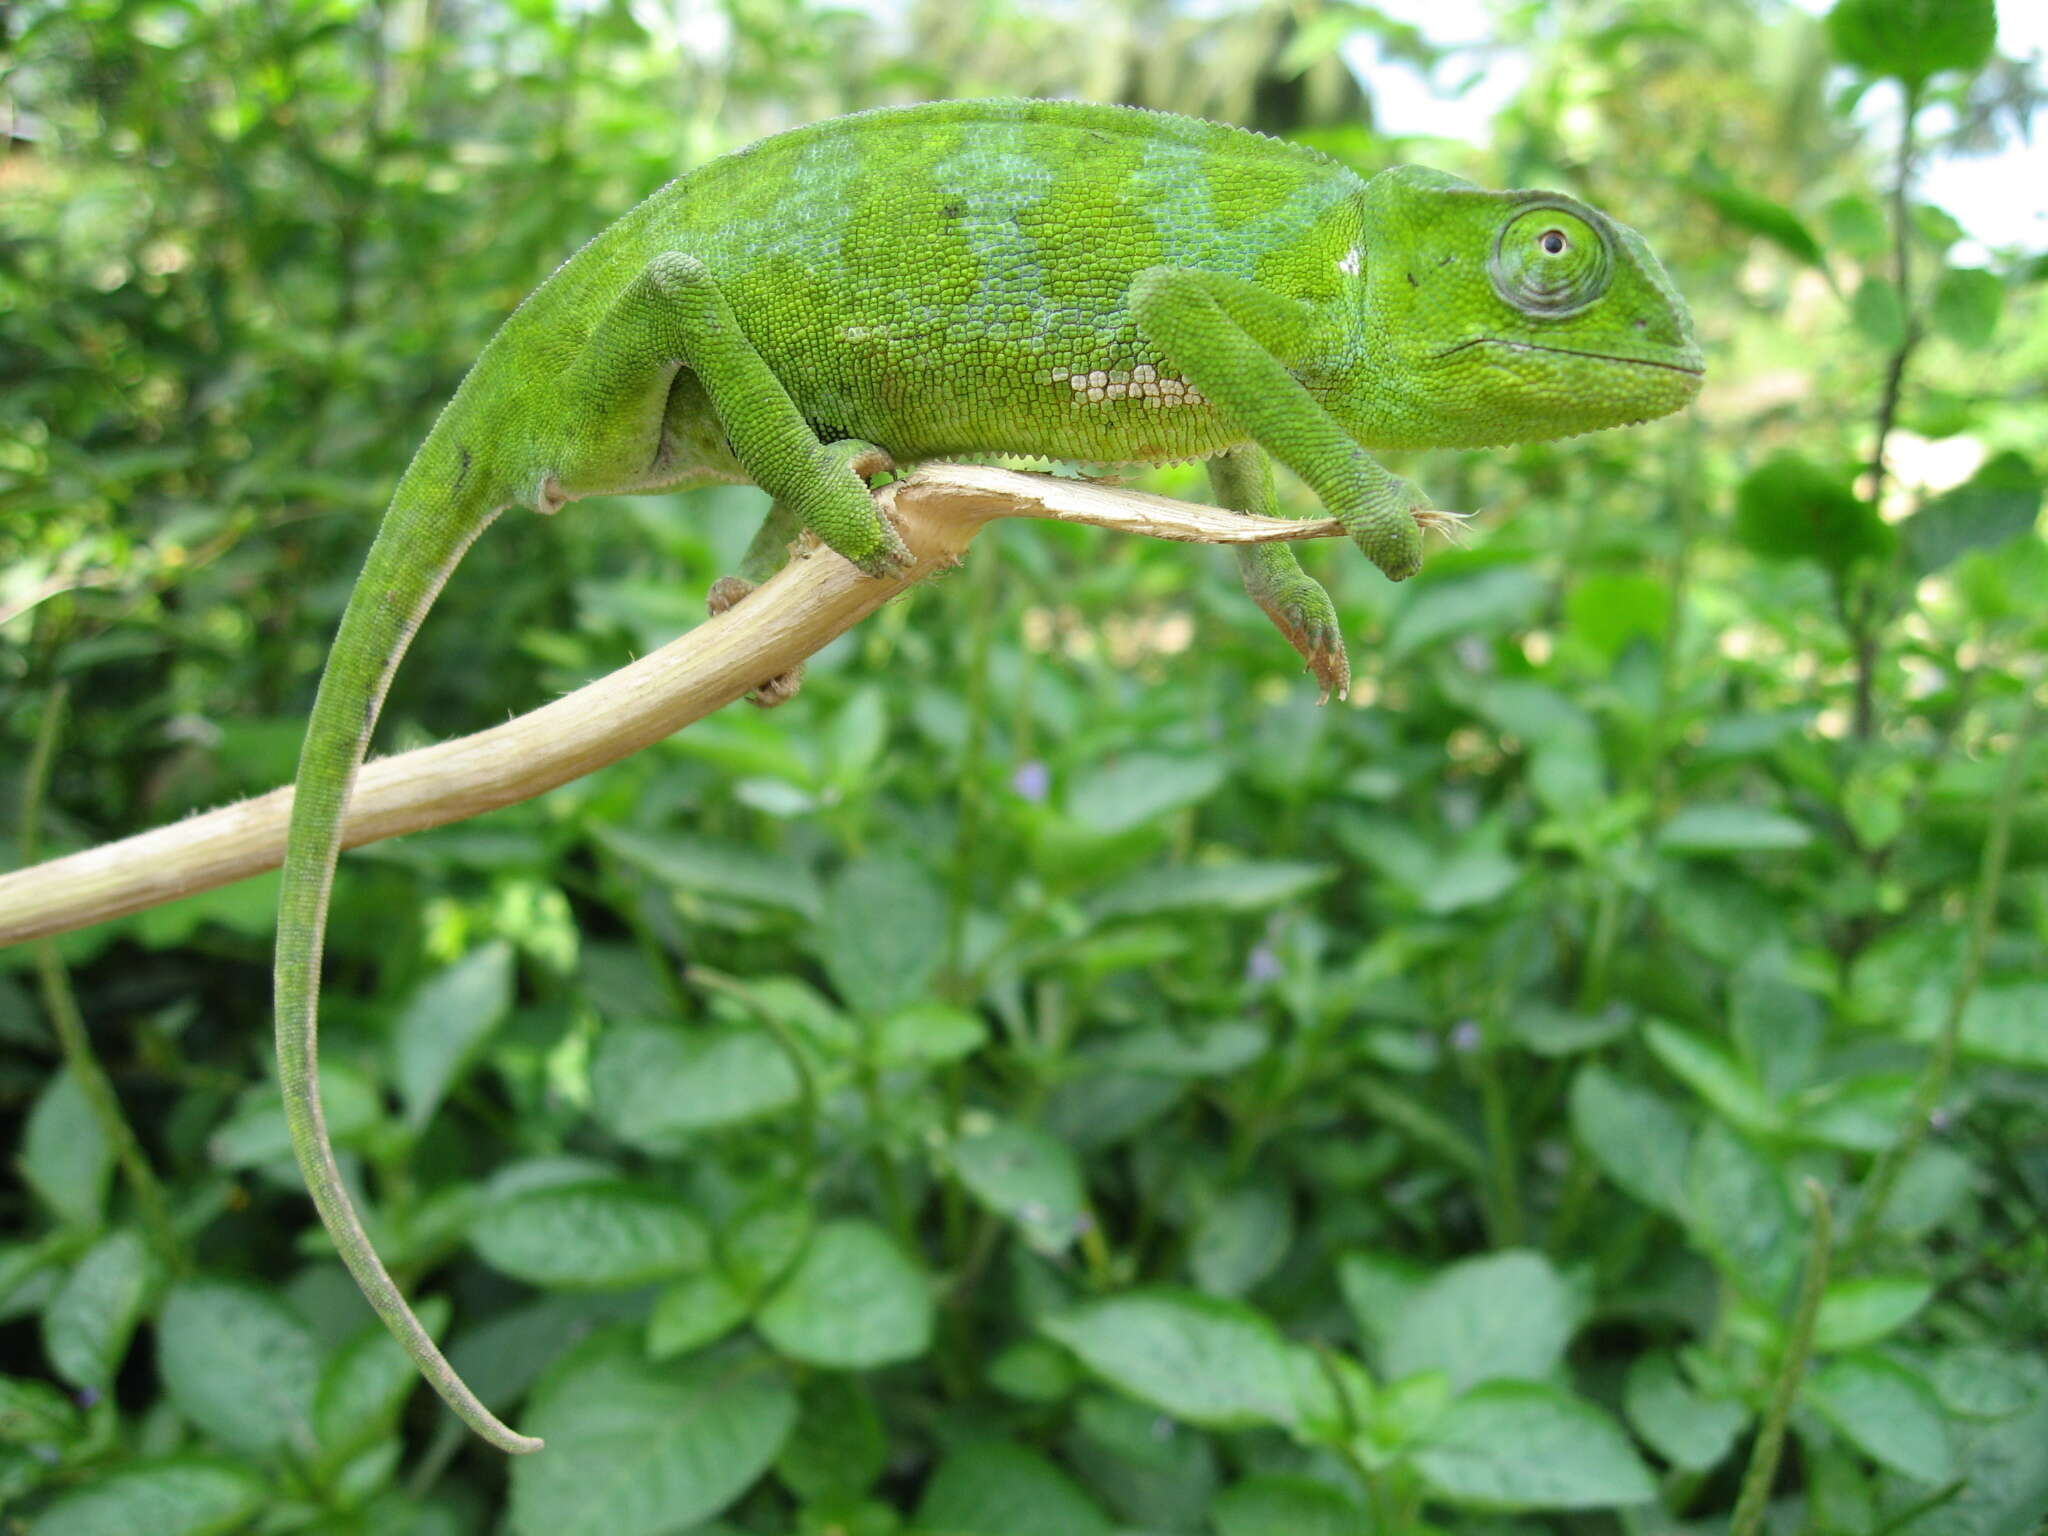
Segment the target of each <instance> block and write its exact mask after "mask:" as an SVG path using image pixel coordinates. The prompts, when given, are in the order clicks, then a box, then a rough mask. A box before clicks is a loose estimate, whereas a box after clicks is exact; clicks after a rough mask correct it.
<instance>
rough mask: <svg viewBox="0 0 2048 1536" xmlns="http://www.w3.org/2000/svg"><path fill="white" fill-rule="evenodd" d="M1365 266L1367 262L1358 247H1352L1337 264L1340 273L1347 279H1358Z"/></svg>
mask: <svg viewBox="0 0 2048 1536" xmlns="http://www.w3.org/2000/svg"><path fill="white" fill-rule="evenodd" d="M1364 264H1365V261H1364V256H1363V253H1361V252H1360V251H1359V249H1358V247H1357V246H1355V245H1354V246H1353V247H1351V249H1350V250H1348V251H1346V252H1345V253H1344V259H1343V260H1342V261H1340V262H1338V263H1337V270H1338V271H1339V272H1342V273H1343V274H1344V275H1345V276H1346V277H1356V276H1358V273H1359V270H1360V269H1361V268H1362V267H1363V266H1364Z"/></svg>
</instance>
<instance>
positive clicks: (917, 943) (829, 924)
mask: <svg viewBox="0 0 2048 1536" xmlns="http://www.w3.org/2000/svg"><path fill="white" fill-rule="evenodd" d="M816 942H817V946H818V954H819V958H821V959H822V960H823V961H824V962H825V970H826V973H827V974H828V975H830V976H831V978H832V985H833V986H835V987H836V988H838V989H839V995H840V996H841V997H842V998H844V999H845V1001H846V1003H847V1006H848V1007H850V1008H852V1009H853V1010H854V1011H855V1012H857V1013H864V1014H867V1015H868V1016H869V1017H871V1018H872V1017H876V1016H879V1015H881V1014H886V1013H892V1012H894V1011H895V1010H896V1009H898V1008H902V1007H904V1006H905V1005H906V1004H909V1003H913V1002H916V1001H917V1000H918V999H919V997H920V996H921V994H922V993H923V992H924V989H925V984H926V983H927V982H929V981H930V980H931V978H932V973H933V972H935V971H936V970H938V968H939V962H940V960H941V959H943V958H944V956H945V952H946V902H945V898H944V897H943V896H941V895H940V894H939V888H938V886H937V885H936V884H934V883H933V881H932V877H931V876H930V875H929V874H927V873H926V872H925V871H924V869H923V867H922V866H920V865H917V864H913V863H911V862H910V861H909V860H908V859H904V858H900V857H894V856H884V857H878V858H871V859H862V860H860V861H859V862H857V863H854V864H850V865H848V866H847V867H846V868H845V869H843V870H842V871H840V874H839V878H838V879H837V880H835V881H833V882H832V888H831V891H830V892H829V894H828V895H827V896H826V899H825V914H824V917H823V918H822V919H821V921H820V922H819V924H818V930H817V934H816Z"/></svg>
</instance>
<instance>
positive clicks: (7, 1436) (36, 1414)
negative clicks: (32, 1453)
mask: <svg viewBox="0 0 2048 1536" xmlns="http://www.w3.org/2000/svg"><path fill="white" fill-rule="evenodd" d="M78 1430H79V1421H78V1409H77V1407H76V1406H74V1405H73V1403H72V1401H71V1399H70V1398H68V1397H66V1396H65V1395H64V1394H63V1393H62V1392H59V1391H58V1390H57V1389H56V1388H55V1387H53V1386H51V1385H50V1384H49V1383H48V1382H47V1381H30V1380H28V1379H27V1378H25V1377H21V1376H0V1444H4V1445H26V1446H30V1447H42V1448H44V1449H46V1450H47V1449H54V1448H55V1447H57V1446H58V1445H61V1444H62V1443H63V1442H65V1441H67V1440H69V1439H71V1438H72V1437H73V1436H75V1435H76V1434H77V1433H78Z"/></svg>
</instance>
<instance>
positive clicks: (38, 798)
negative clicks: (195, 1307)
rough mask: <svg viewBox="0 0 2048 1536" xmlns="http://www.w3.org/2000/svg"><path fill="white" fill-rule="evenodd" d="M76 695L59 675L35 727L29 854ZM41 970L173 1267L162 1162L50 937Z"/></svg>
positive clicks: (110, 1137)
mask: <svg viewBox="0 0 2048 1536" xmlns="http://www.w3.org/2000/svg"><path fill="white" fill-rule="evenodd" d="M70 701H71V688H70V685H69V684H68V683H59V684H57V686H56V687H54V688H52V689H51V690H50V696H49V702H48V703H47V704H46V705H45V706H44V710H43V724H42V729H40V730H39V731H37V732H36V742H35V746H34V748H33V749H32V750H31V752H30V753H29V761H28V778H27V780H26V782H25V783H24V784H23V786H22V792H21V851H22V855H23V856H24V857H25V858H31V859H32V858H34V857H35V856H36V844H37V841H38V839H39V837H40V835H41V832H42V825H43V797H44V794H45V793H46V791H47V790H48V787H49V782H50V770H51V768H52V767H53V766H54V765H55V763H56V758H57V741H58V738H59V737H61V736H62V735H63V734H64V711H65V707H66V706H67V705H68V704H69V703H70ZM36 971H37V975H38V979H39V980H40V981H41V983H42V993H43V1007H44V1008H45V1010H47V1011H48V1013H49V1015H50V1025H51V1028H53V1029H54V1030H55V1031H56V1034H57V1045H58V1048H59V1049H60V1050H61V1051H62V1052H63V1054H64V1066H65V1069H66V1070H67V1071H69V1072H70V1073H71V1078H72V1081H73V1082H75V1083H77V1084H78V1089H79V1092H81V1093H83V1094H84V1095H85V1102H86V1103H87V1105H89V1106H90V1107H91V1109H92V1115H93V1118H94V1119H95V1120H97V1121H98V1122H99V1126H100V1134H101V1135H102V1136H104V1137H105V1138H106V1139H107V1145H108V1146H109V1147H111V1148H113V1151H114V1157H115V1160H116V1161H118V1162H119V1163H120V1165H121V1173H122V1176H123V1177H124V1178H126V1179H127V1181H128V1188H129V1189H130V1191H132V1192H133V1194H134V1196H135V1203H136V1206H137V1207H138V1209H139V1210H140V1212H141V1215H142V1225H143V1227H144V1228H145V1229H146V1230H147V1231H148V1233H149V1243H150V1246H151V1247H152V1248H154V1249H155V1250H156V1255H157V1257H158V1258H159V1259H161V1260H162V1261H163V1262H164V1263H165V1264H166V1265H168V1266H169V1267H170V1268H172V1269H174V1270H175V1269H180V1268H182V1267H183V1261H184V1247H183V1244H181V1243H180V1242H179V1241H178V1231H177V1228H176V1226H175V1225H173V1223H172V1221H171V1205H170V1202H169V1201H168V1200H166V1199H165V1198H164V1187H163V1185H161V1184H159V1183H158V1182H157V1178H156V1170H155V1169H153V1168H151V1167H150V1165H149V1159H148V1158H147V1157H146V1156H144V1155H143V1151H142V1142H141V1141H140V1140H139V1139H138V1138H137V1137H136V1134H135V1128H134V1127H133V1126H131V1125H130V1124H129V1123H128V1116H127V1113H126V1112H125V1111H124V1110H123V1109H122V1108H121V1096H120V1095H119V1094H118V1093H116V1092H115V1091H114V1084H113V1082H112V1080H111V1079H110V1078H108V1076H107V1071H106V1068H104V1067H102V1066H101V1065H100V1060H99V1057H97V1056H95V1055H94V1054H93V1049H92V1037H91V1036H90V1035H89V1034H87V1033H86V1028H85V1015H84V1014H82V1013H80V1012H79V1009H78V998H77V997H76V996H75V995H74V994H73V993H72V990H71V978H70V977H69V976H68V975H66V974H65V971H64V961H63V958H62V957H61V956H59V955H58V953H57V946H56V945H55V944H52V943H50V942H49V941H48V940H47V939H46V940H44V941H43V942H42V943H40V944H38V945H37V946H36Z"/></svg>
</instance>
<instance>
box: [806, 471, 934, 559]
mask: <svg viewBox="0 0 2048 1536" xmlns="http://www.w3.org/2000/svg"><path fill="white" fill-rule="evenodd" d="M823 453H824V458H825V463H826V470H825V474H824V476H823V478H824V479H825V480H827V481H828V482H829V481H836V480H837V478H838V477H839V476H840V475H845V474H850V475H852V477H853V478H854V480H855V482H856V483H857V484H858V485H859V486H860V489H861V497H860V511H859V512H857V513H854V514H852V515H842V513H841V509H840V508H839V507H838V506H836V505H825V506H821V507H819V508H817V509H815V510H813V511H811V512H810V513H809V514H808V515H806V516H804V518H803V521H804V523H805V525H806V526H807V527H809V528H810V530H811V531H812V532H813V533H815V534H817V535H818V537H819V538H820V539H822V540H824V541H825V543H826V544H827V545H828V546H829V547H831V548H832V549H835V550H837V551H838V552H839V553H840V554H842V555H844V556H845V557H846V558H847V559H848V560H849V561H851V562H852V563H853V564H854V565H855V566H857V567H858V568H859V570H860V573H861V574H862V575H863V576H872V577H875V578H877V579H880V578H882V577H887V576H900V575H902V574H903V573H904V572H905V571H907V570H909V569H910V567H911V566H912V565H914V564H915V563H916V558H915V557H914V556H913V555H912V554H911V553H910V546H909V545H908V544H905V543H904V542H903V535H902V534H901V533H899V532H898V531H897V529H896V525H895V523H894V522H892V521H891V520H890V518H889V516H888V514H887V513H885V512H884V511H883V510H882V508H881V506H880V504H879V503H877V502H876V501H875V500H874V499H873V498H872V497H871V496H870V495H869V494H868V492H869V491H870V489H871V488H872V484H873V482H874V480H875V479H876V478H877V477H878V476H881V475H893V474H894V473H895V472H896V461H895V459H894V458H892V457H890V455H889V451H888V450H887V449H886V448H877V447H876V446H875V445H874V444H873V443H864V442H862V441H860V440H859V439H858V438H851V437H849V438H842V439H841V440H840V441H838V442H836V443H826V444H824V445H823Z"/></svg>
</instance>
